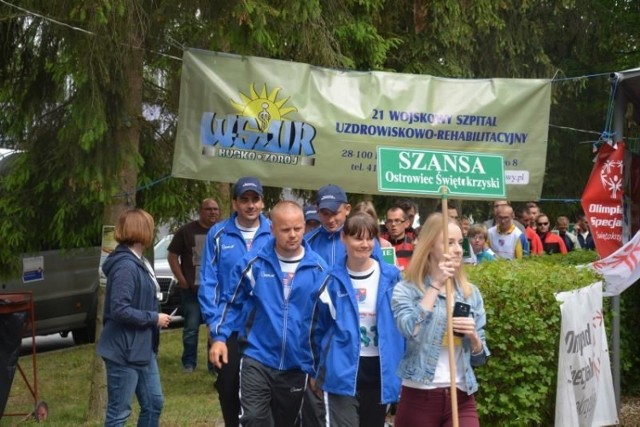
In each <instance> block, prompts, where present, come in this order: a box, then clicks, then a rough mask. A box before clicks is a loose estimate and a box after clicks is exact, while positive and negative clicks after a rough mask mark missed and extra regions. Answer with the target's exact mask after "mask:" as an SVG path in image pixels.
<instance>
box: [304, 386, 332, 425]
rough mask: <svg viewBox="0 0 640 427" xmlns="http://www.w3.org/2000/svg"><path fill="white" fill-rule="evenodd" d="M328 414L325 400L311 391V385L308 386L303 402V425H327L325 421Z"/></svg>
mask: <svg viewBox="0 0 640 427" xmlns="http://www.w3.org/2000/svg"><path fill="white" fill-rule="evenodd" d="M326 414H327V412H326V410H325V405H324V401H323V400H322V399H321V398H319V397H318V396H317V395H316V394H315V393H314V392H313V391H311V387H307V389H306V390H305V392H304V401H303V402H302V427H323V426H325V425H327V423H326V421H325V417H326Z"/></svg>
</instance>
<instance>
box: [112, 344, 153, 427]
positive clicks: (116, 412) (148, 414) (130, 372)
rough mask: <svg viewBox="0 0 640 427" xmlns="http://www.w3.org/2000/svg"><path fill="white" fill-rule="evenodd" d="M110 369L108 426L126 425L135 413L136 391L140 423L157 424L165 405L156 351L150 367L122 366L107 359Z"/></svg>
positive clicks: (146, 426) (143, 424) (146, 425)
mask: <svg viewBox="0 0 640 427" xmlns="http://www.w3.org/2000/svg"><path fill="white" fill-rule="evenodd" d="M104 363H105V365H106V368H107V394H108V402H107V416H106V418H105V421H104V425H105V427H115V426H123V425H125V423H126V422H127V419H128V418H129V415H131V399H132V398H133V394H134V393H135V395H136V397H137V398H138V403H139V404H140V416H139V417H138V426H141V427H152V426H157V425H158V421H159V419H160V412H162V406H163V405H164V397H163V396H162V386H161V385H160V372H159V371H158V361H157V360H156V356H155V354H154V355H153V357H152V358H151V362H149V364H148V365H147V366H142V367H141V366H133V365H120V364H118V363H115V362H112V361H110V360H107V359H104Z"/></svg>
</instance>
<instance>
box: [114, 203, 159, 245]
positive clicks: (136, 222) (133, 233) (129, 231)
mask: <svg viewBox="0 0 640 427" xmlns="http://www.w3.org/2000/svg"><path fill="white" fill-rule="evenodd" d="M154 227H155V222H154V221H153V217H152V216H151V215H150V214H149V213H148V212H146V211H145V210H143V209H131V210H128V211H126V212H123V213H122V215H120V218H119V219H118V224H116V230H115V232H114V238H115V239H116V242H118V243H122V244H124V245H128V246H132V245H134V244H135V243H141V244H142V246H143V247H144V248H145V249H146V248H148V247H150V246H151V243H152V242H153V234H154Z"/></svg>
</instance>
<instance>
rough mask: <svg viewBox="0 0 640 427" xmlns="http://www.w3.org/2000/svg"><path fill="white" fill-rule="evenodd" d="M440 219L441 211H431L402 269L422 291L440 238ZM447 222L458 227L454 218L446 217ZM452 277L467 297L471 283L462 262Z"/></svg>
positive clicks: (406, 276)
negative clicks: (434, 249)
mask: <svg viewBox="0 0 640 427" xmlns="http://www.w3.org/2000/svg"><path fill="white" fill-rule="evenodd" d="M442 219H443V218H442V214H441V213H433V214H431V215H429V217H428V218H427V220H426V221H425V222H424V224H422V230H421V231H420V235H419V236H418V243H417V245H416V247H415V248H414V250H413V255H412V256H411V261H410V262H409V266H408V267H407V268H406V270H405V271H404V277H405V279H406V280H407V281H408V282H411V283H412V284H413V285H414V286H416V287H417V288H418V289H420V290H421V291H423V292H426V288H425V286H424V280H425V279H426V277H427V276H428V275H429V274H430V273H431V271H430V268H431V260H430V256H431V252H432V251H433V247H434V246H435V244H436V242H437V241H438V239H441V238H442V232H443V226H442ZM447 223H448V224H449V225H451V224H453V225H455V226H456V227H458V228H460V225H459V224H458V222H457V221H456V220H454V219H451V218H447ZM454 278H455V282H456V284H457V285H458V286H459V287H460V288H461V289H462V293H463V294H464V296H465V298H468V297H469V296H470V295H471V284H470V283H469V281H468V280H467V276H466V275H465V274H464V269H463V267H462V264H461V265H460V267H459V268H458V269H457V270H456V272H455V274H454Z"/></svg>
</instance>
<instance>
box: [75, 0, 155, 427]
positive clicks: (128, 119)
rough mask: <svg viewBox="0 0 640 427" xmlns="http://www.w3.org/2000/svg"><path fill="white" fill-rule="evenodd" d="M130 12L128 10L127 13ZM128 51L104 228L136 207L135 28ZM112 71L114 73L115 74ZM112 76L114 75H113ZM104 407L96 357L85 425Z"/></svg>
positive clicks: (138, 54)
mask: <svg viewBox="0 0 640 427" xmlns="http://www.w3.org/2000/svg"><path fill="white" fill-rule="evenodd" d="M130 10H131V9H130ZM129 31H130V38H129V46H132V47H133V48H131V49H130V51H129V52H128V55H127V60H125V61H122V62H120V64H121V65H122V67H123V68H124V69H123V73H122V74H123V75H124V84H125V86H126V90H125V91H124V92H123V93H124V94H125V96H124V99H122V103H121V107H122V110H121V111H122V116H121V117H125V118H124V120H122V121H120V122H118V123H117V125H116V126H115V129H114V130H113V132H112V133H111V141H113V149H114V151H116V152H117V153H118V154H117V155H118V158H119V161H118V163H117V164H118V172H117V174H116V176H115V177H114V179H117V180H118V181H119V183H120V186H119V187H120V194H118V195H116V197H114V198H113V199H112V202H111V203H107V204H106V205H105V208H104V224H105V225H115V224H116V223H117V221H118V218H119V217H120V215H121V214H122V213H123V212H125V211H126V210H128V209H132V208H134V207H135V206H136V187H137V180H138V163H137V159H138V156H139V148H140V118H141V117H142V84H143V59H144V58H143V50H142V49H139V48H136V47H141V46H142V35H141V34H140V31H139V29H138V28H137V27H136V26H131V27H129ZM114 71H115V70H114ZM116 73H117V71H116V72H114V74H116ZM104 299H105V288H103V287H102V286H101V287H100V291H99V293H98V314H97V315H98V317H97V322H96V342H98V340H99V339H100V334H101V332H102V323H103V311H104ZM106 406H107V386H106V372H105V366H104V362H103V360H102V358H101V357H100V356H98V355H97V354H96V355H95V357H94V360H93V376H92V379H91V395H90V402H89V413H88V417H87V421H88V423H93V422H96V421H103V420H104V415H105V413H106Z"/></svg>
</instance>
